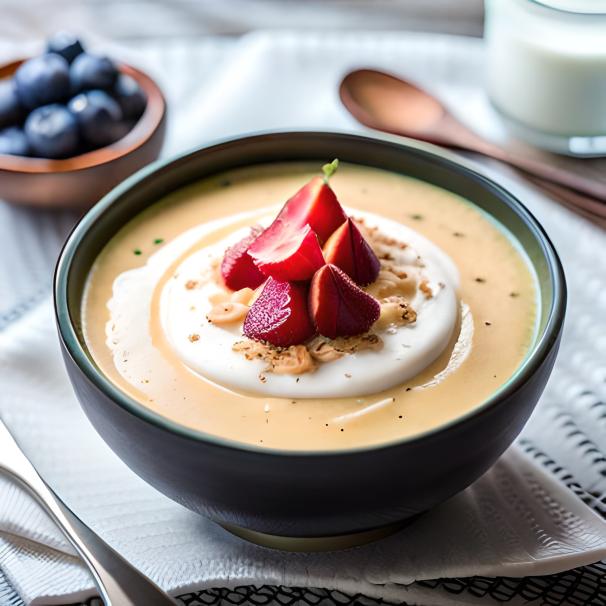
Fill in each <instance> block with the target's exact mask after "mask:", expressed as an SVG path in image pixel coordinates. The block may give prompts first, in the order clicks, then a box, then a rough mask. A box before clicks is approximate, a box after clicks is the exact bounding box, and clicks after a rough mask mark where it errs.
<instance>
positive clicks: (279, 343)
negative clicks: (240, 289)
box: [244, 278, 315, 347]
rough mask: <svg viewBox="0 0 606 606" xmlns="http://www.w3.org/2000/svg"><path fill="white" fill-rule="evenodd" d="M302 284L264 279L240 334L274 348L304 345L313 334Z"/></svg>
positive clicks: (304, 289)
mask: <svg viewBox="0 0 606 606" xmlns="http://www.w3.org/2000/svg"><path fill="white" fill-rule="evenodd" d="M307 299H308V292H307V287H306V286H305V285H304V284H298V283H293V282H281V281H279V280H275V279H274V278H268V279H267V282H266V283H265V286H263V290H262V291H261V294H260V295H259V297H258V298H257V300H256V301H255V302H254V303H253V305H252V307H251V308H250V310H249V311H248V314H247V315H246V318H245V320H244V334H245V335H246V336H247V337H248V338H249V339H254V340H255V341H267V342H268V343H271V344H272V345H275V346H276V347H289V346H290V345H298V344H300V343H304V342H305V341H307V340H308V339H310V338H311V337H312V336H313V335H314V334H315V329H314V327H313V324H312V322H311V319H310V317H309V311H308V307H307Z"/></svg>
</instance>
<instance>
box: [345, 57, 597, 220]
mask: <svg viewBox="0 0 606 606" xmlns="http://www.w3.org/2000/svg"><path fill="white" fill-rule="evenodd" d="M339 92H340V96H341V101H342V102H343V105H345V107H346V108H347V109H348V111H349V112H350V113H351V114H352V115H353V116H354V117H355V118H356V119H357V120H358V121H360V122H361V123H362V124H364V125H366V126H369V127H371V128H374V129H377V130H381V131H385V132H389V133H394V134H397V135H403V136H405V137H411V138H413V139H420V140H423V141H427V142H429V143H437V144H438V145H444V146H446V147H454V148H458V149H465V150H469V151H473V152H478V153H480V154H483V155H485V156H489V157H491V158H495V159H497V160H500V161H502V162H506V163H507V164H510V165H511V166H514V167H515V168H518V169H521V170H522V171H524V172H526V173H529V174H531V175H534V176H535V177H539V178H540V179H542V180H548V181H551V182H553V183H555V184H558V185H563V186H566V187H568V188H572V189H574V190H577V191H578V192H582V193H584V194H588V195H589V196H592V197H593V198H598V199H600V200H606V183H603V182H599V181H596V180H595V179H590V178H586V177H584V176H582V175H580V174H578V173H576V172H574V171H572V170H570V169H568V168H566V167H562V166H554V165H553V164H550V163H549V162H547V161H546V160H541V159H538V158H531V157H528V156H525V155H524V154H522V153H519V152H516V153H513V152H512V151H510V150H507V149H503V148H501V147H498V146H497V145H495V144H493V143H490V142H489V141H486V140H485V139H483V138H482V137H481V136H479V135H477V134H476V133H474V132H472V131H471V130H469V129H468V128H467V127H466V126H465V125H463V124H462V123H461V122H459V121H458V120H457V119H456V118H455V117H454V116H453V115H452V114H451V113H450V112H449V111H448V109H447V108H446V107H444V105H442V103H441V102H440V101H439V100H437V99H436V98H435V97H433V96H432V95H431V94H429V93H427V92H426V91H424V90H422V89H421V88H419V87H418V86H416V85H415V84H413V83H411V82H408V81H406V80H402V79H400V78H397V77H395V76H392V75H390V74H386V73H384V72H380V71H377V70H372V69H359V70H356V71H353V72H351V73H349V74H348V75H347V76H345V78H343V80H342V82H341V86H340V90H339ZM581 198H582V196H581ZM605 207H606V205H605ZM604 216H606V210H605V211H604Z"/></svg>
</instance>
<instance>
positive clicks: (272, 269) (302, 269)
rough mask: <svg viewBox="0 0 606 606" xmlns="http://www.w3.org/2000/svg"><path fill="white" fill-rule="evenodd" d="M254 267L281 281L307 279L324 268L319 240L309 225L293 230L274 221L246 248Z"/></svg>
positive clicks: (278, 220) (280, 222)
mask: <svg viewBox="0 0 606 606" xmlns="http://www.w3.org/2000/svg"><path fill="white" fill-rule="evenodd" d="M248 254H249V255H250V256H251V257H252V259H253V261H254V262H255V264H256V266H257V267H258V268H259V269H260V270H261V271H262V272H263V273H264V274H265V275H267V276H271V277H272V278H276V279H277V280H282V281H284V282H289V281H294V280H309V279H310V278H311V277H312V276H313V275H314V273H315V272H316V270H318V269H320V267H322V265H324V257H323V256H322V249H321V248H320V243H319V242H318V237H317V236H316V234H315V233H314V232H313V231H312V229H311V227H310V226H309V225H305V226H304V227H303V228H302V229H294V228H293V227H292V226H291V225H289V224H288V223H283V222H282V220H280V219H276V220H275V221H274V222H273V223H272V224H271V225H270V226H269V227H268V228H267V230H266V231H265V232H264V233H263V236H262V237H260V238H257V240H255V242H253V244H252V245H251V246H250V248H249V249H248Z"/></svg>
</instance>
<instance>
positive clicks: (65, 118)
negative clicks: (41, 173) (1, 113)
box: [25, 103, 79, 158]
mask: <svg viewBox="0 0 606 606" xmlns="http://www.w3.org/2000/svg"><path fill="white" fill-rule="evenodd" d="M25 134H26V136H27V140H28V141H29V145H30V147H31V149H32V151H33V153H34V154H35V155H37V156H41V157H43V158H66V157H68V156H73V155H74V154H75V153H76V152H77V150H78V143H79V137H78V125H77V124H76V119H75V118H74V116H73V115H72V114H71V112H70V111H69V110H68V109H67V107H65V106H64V105H59V104H58V103H55V104H53V105H45V106H43V107H39V108H38V109H35V110H34V111H33V112H32V113H31V114H30V115H29V116H28V117H27V120H26V121H25Z"/></svg>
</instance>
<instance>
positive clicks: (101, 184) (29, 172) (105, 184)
mask: <svg viewBox="0 0 606 606" xmlns="http://www.w3.org/2000/svg"><path fill="white" fill-rule="evenodd" d="M23 61H24V60H19V61H13V62H12V63H8V64H6V65H3V66H0V79H1V78H8V77H10V76H12V75H13V73H14V72H15V71H16V70H17V68H18V67H19V66H20V65H21V63H23ZM118 68H119V70H120V72H121V73H123V74H127V75H129V76H131V77H132V78H134V79H135V80H136V81H137V82H138V83H139V86H141V88H142V89H143V90H144V91H145V93H146V95H147V107H146V108H145V112H144V113H143V115H142V116H141V118H139V121H138V122H137V123H136V124H135V126H134V127H133V128H132V129H131V130H130V131H129V132H128V133H127V134H126V135H125V136H124V137H122V139H119V140H118V141H116V142H115V143H112V144H111V145H108V146H106V147H102V148H100V149H96V150H94V151H90V152H86V153H83V154H80V155H78V156H73V157H71V158H66V159H64V160H49V159H46V158H28V157H23V156H12V155H7V154H0V199H3V200H6V201H7V202H12V203H14V204H23V205H27V206H37V207H44V208H80V209H84V208H86V207H89V206H92V205H93V204H94V203H95V202H97V201H98V200H100V199H101V198H102V197H103V196H104V195H105V194H106V193H107V192H108V191H110V190H111V189H112V188H113V187H114V186H115V185H117V184H118V183H120V181H123V180H124V179H125V178H126V177H128V176H129V175H131V174H132V173H134V172H136V171H137V170H139V169H140V168H142V167H143V166H145V165H146V164H149V163H150V162H152V161H153V160H155V159H156V158H157V157H158V155H159V154H160V149H161V148H162V144H163V143H164V134H165V130H166V101H165V100H164V95H163V94H162V91H161V90H160V88H159V87H158V85H157V84H156V83H155V82H154V81H153V80H152V79H151V78H150V77H149V76H148V75H147V74H144V73H143V72H141V71H139V70H138V69H135V68H134V67H131V66H130V65H125V64H121V63H120V64H118Z"/></svg>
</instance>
